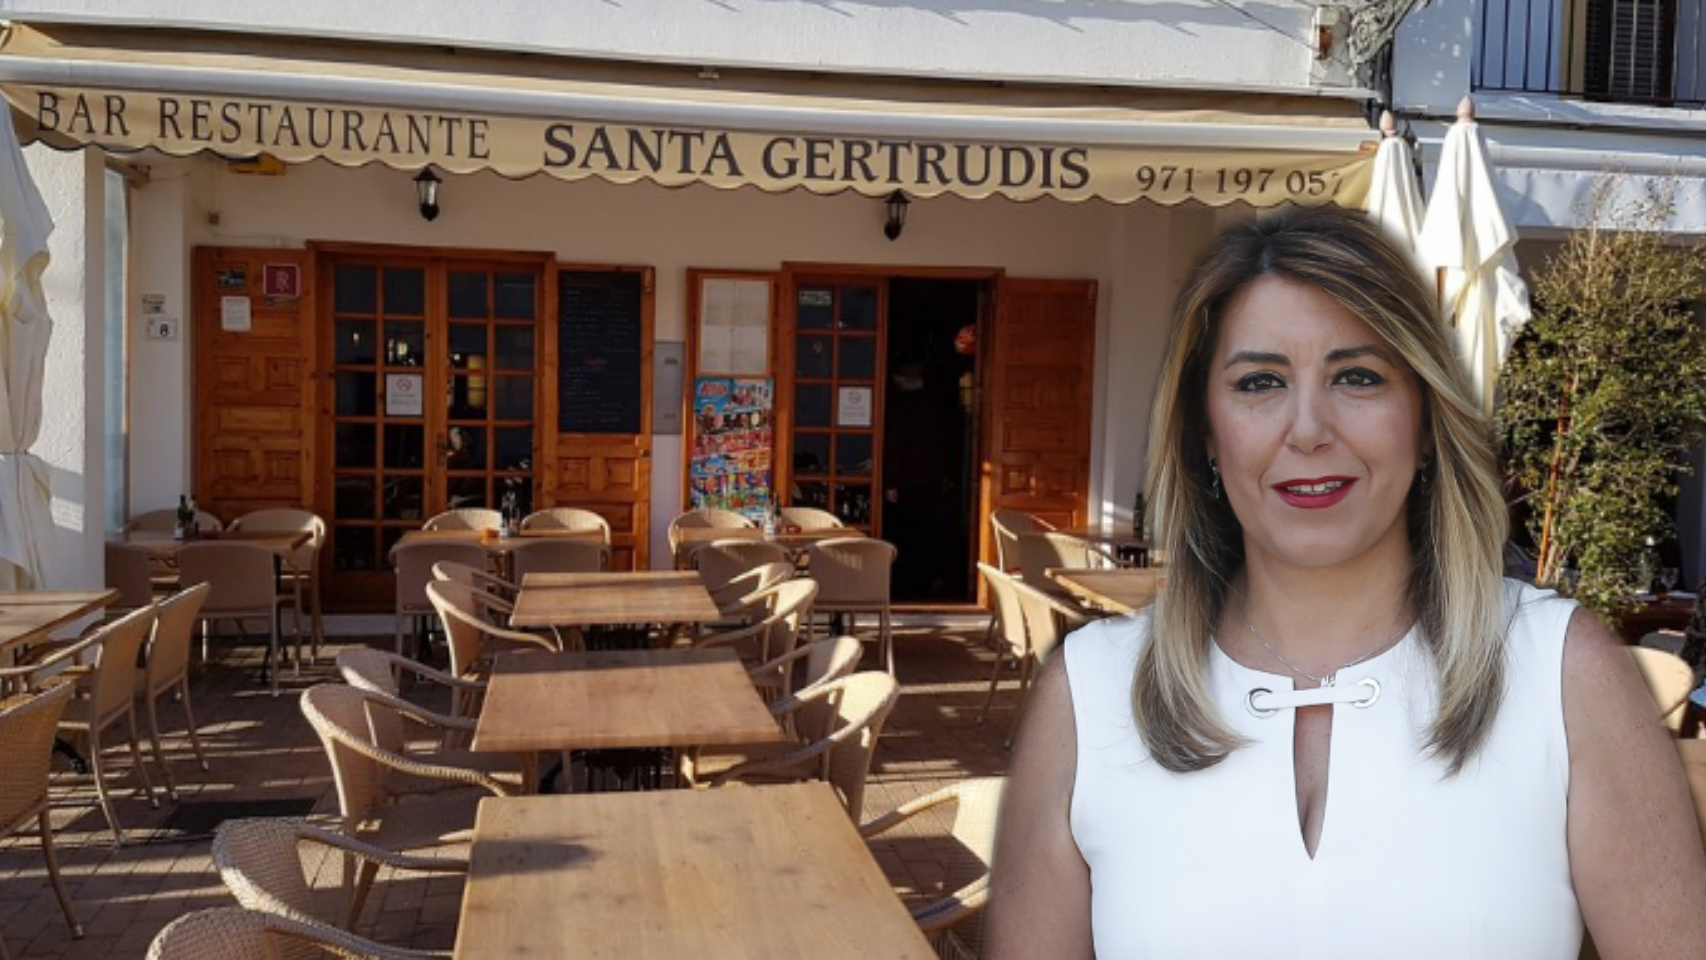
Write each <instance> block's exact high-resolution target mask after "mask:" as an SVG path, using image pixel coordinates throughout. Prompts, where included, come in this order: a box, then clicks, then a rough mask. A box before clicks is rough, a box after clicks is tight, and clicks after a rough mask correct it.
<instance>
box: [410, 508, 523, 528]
mask: <svg viewBox="0 0 1706 960" xmlns="http://www.w3.org/2000/svg"><path fill="white" fill-rule="evenodd" d="M503 523H504V518H503V514H501V513H499V512H497V511H496V510H491V509H488V508H486V507H462V508H461V509H457V510H446V511H444V512H443V513H440V514H438V515H436V516H432V517H428V518H427V522H426V523H423V524H421V529H422V530H496V529H497V528H499V527H501V526H503Z"/></svg>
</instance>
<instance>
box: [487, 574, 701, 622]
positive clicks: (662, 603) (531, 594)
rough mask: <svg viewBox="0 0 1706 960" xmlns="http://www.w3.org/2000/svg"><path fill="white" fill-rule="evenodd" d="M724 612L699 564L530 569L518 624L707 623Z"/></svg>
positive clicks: (519, 601)
mask: <svg viewBox="0 0 1706 960" xmlns="http://www.w3.org/2000/svg"><path fill="white" fill-rule="evenodd" d="M721 616H722V612H721V611H719V610H718V609H717V604H716V603H715V601H713V600H712V599H711V594H710V593H709V592H708V591H707V590H706V589H705V581H704V580H703V579H701V578H700V576H699V573H698V572H697V571H694V570H682V571H676V570H642V571H638V572H635V573H530V574H528V575H527V577H526V579H524V580H523V581H522V582H521V592H520V593H519V594H517V595H516V598H515V612H514V613H512V614H511V615H510V618H509V622H510V623H511V624H512V625H514V626H517V627H608V626H617V625H621V624H634V623H666V624H684V623H708V622H710V621H713V620H716V619H718V618H719V617H721Z"/></svg>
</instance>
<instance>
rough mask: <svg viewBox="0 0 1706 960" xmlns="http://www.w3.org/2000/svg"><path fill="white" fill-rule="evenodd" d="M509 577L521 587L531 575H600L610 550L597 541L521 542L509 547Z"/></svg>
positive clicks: (608, 565)
mask: <svg viewBox="0 0 1706 960" xmlns="http://www.w3.org/2000/svg"><path fill="white" fill-rule="evenodd" d="M509 559H510V564H511V567H510V573H511V575H512V576H514V577H515V582H516V583H523V582H525V581H526V580H527V575H528V574H530V573H602V572H603V571H605V570H609V569H610V548H609V547H608V546H606V545H604V544H602V543H599V542H598V541H596V540H568V539H557V540H546V539H539V540H521V541H518V542H516V543H515V544H513V545H512V546H511V547H510V550H509Z"/></svg>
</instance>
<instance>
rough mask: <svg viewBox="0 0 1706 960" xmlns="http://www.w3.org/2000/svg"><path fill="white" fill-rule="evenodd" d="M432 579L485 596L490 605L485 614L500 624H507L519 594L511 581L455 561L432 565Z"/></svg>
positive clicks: (517, 586)
mask: <svg viewBox="0 0 1706 960" xmlns="http://www.w3.org/2000/svg"><path fill="white" fill-rule="evenodd" d="M432 578H433V579H434V580H449V581H451V582H453V583H460V584H463V585H464V586H469V587H473V588H474V589H475V590H478V591H480V592H481V593H483V594H485V595H486V597H487V602H488V603H489V604H491V606H490V607H488V608H487V609H486V611H485V612H486V613H487V614H488V615H491V616H494V618H495V619H498V622H500V623H502V622H507V620H508V619H509V615H510V614H511V613H514V612H515V598H516V596H517V595H519V594H520V593H521V587H520V586H519V585H517V584H516V583H515V582H514V581H513V580H505V579H504V578H503V577H500V576H498V575H497V574H495V573H491V572H489V571H486V570H484V569H481V568H479V567H470V566H469V565H467V564H466V563H458V562H456V561H455V560H440V561H439V562H437V563H435V564H433V565H432Z"/></svg>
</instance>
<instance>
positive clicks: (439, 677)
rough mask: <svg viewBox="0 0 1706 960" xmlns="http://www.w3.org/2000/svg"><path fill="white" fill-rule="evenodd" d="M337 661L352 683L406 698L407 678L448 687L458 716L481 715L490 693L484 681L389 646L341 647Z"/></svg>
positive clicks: (348, 681) (452, 709) (343, 674)
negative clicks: (384, 648)
mask: <svg viewBox="0 0 1706 960" xmlns="http://www.w3.org/2000/svg"><path fill="white" fill-rule="evenodd" d="M337 665H338V673H339V674H340V675H342V676H343V678H344V682H345V683H347V684H349V685H350V686H352V687H355V688H357V689H360V690H372V691H374V692H375V693H383V694H385V695H386V696H388V697H396V698H397V699H403V693H402V687H403V683H402V681H403V680H404V679H405V678H409V679H412V680H413V681H415V682H426V683H431V684H436V685H438V686H440V687H444V688H446V689H447V690H449V691H450V696H451V711H450V713H451V715H452V716H457V717H467V716H477V715H478V714H479V704H480V699H481V698H482V697H484V696H485V693H486V685H485V683H484V682H482V681H479V680H469V679H466V678H464V677H458V676H455V675H452V674H449V673H445V672H444V671H442V670H435V669H433V668H432V667H429V666H427V665H426V664H424V663H421V662H420V661H419V660H411V659H409V658H408V657H405V656H401V655H399V654H395V653H392V652H390V651H389V650H375V649H374V648H372V647H360V646H357V647H346V648H344V649H343V650H340V651H338V659H337Z"/></svg>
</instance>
